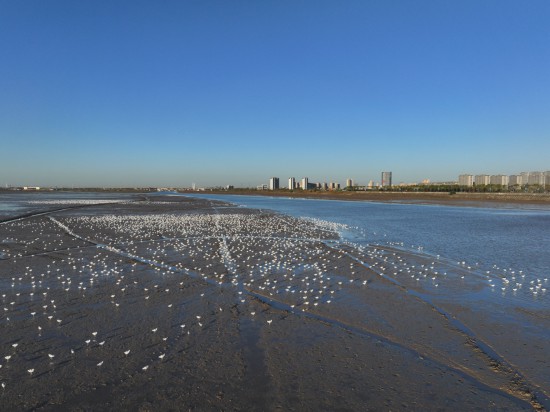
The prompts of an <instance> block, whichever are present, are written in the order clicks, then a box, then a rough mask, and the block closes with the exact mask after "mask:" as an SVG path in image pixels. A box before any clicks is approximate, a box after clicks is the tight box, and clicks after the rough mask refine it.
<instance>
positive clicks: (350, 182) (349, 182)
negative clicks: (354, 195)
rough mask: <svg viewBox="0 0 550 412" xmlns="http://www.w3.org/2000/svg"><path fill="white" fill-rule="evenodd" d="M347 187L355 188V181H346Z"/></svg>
mask: <svg viewBox="0 0 550 412" xmlns="http://www.w3.org/2000/svg"><path fill="white" fill-rule="evenodd" d="M346 187H353V180H351V179H347V180H346Z"/></svg>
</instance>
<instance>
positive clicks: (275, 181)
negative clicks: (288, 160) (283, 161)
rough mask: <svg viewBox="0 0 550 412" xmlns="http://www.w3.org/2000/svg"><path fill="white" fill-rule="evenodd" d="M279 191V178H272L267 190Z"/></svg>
mask: <svg viewBox="0 0 550 412" xmlns="http://www.w3.org/2000/svg"><path fill="white" fill-rule="evenodd" d="M277 189H279V178H278V177H272V178H271V179H269V190H277Z"/></svg>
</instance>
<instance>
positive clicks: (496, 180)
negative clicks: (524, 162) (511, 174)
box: [490, 175, 509, 186]
mask: <svg viewBox="0 0 550 412" xmlns="http://www.w3.org/2000/svg"><path fill="white" fill-rule="evenodd" d="M508 180H509V179H508V176H506V175H491V180H490V181H491V184H492V185H502V186H508Z"/></svg>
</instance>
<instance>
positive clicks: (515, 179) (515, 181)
mask: <svg viewBox="0 0 550 412" xmlns="http://www.w3.org/2000/svg"><path fill="white" fill-rule="evenodd" d="M508 184H509V185H510V186H516V185H519V186H521V185H522V184H523V181H522V179H521V175H510V176H508Z"/></svg>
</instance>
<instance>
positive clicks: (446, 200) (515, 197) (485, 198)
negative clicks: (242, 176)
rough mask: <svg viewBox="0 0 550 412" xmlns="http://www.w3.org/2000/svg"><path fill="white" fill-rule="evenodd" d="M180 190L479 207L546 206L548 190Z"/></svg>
mask: <svg viewBox="0 0 550 412" xmlns="http://www.w3.org/2000/svg"><path fill="white" fill-rule="evenodd" d="M182 193H189V194H194V193H210V194H231V195H248V196H275V197H292V198H307V199H327V200H350V201H371V202H385V203H416V204H441V205H452V206H479V205H487V204H489V205H499V204H501V205H502V204H518V205H519V204H524V205H548V206H550V193H465V192H459V193H455V194H450V193H445V192H378V191H373V192H347V191H339V192H336V191H334V192H317V191H303V190H296V191H292V192H291V191H283V190H279V191H277V190H274V191H271V190H229V191H206V192H182Z"/></svg>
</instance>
